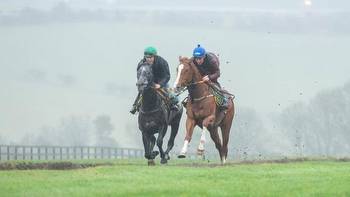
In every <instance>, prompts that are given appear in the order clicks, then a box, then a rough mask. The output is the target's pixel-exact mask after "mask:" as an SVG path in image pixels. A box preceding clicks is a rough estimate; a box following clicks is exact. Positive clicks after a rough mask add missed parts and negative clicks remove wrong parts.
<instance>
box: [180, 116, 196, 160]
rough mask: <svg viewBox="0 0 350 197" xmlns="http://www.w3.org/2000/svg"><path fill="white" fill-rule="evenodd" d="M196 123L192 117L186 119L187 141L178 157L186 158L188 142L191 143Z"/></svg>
mask: <svg viewBox="0 0 350 197" xmlns="http://www.w3.org/2000/svg"><path fill="white" fill-rule="evenodd" d="M195 125H196V121H195V120H194V119H192V118H189V117H187V119H186V136H185V142H184V145H183V147H182V149H181V152H180V154H179V156H178V158H185V157H186V153H187V149H188V144H189V143H190V141H191V139H192V135H193V129H194V127H195Z"/></svg>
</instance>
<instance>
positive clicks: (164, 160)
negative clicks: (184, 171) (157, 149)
mask: <svg viewBox="0 0 350 197" xmlns="http://www.w3.org/2000/svg"><path fill="white" fill-rule="evenodd" d="M160 163H161V164H166V163H168V160H167V159H165V158H163V159H161V160H160Z"/></svg>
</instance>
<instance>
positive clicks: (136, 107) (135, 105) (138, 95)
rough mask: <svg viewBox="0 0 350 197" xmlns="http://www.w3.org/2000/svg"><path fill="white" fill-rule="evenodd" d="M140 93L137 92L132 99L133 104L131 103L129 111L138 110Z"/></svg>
mask: <svg viewBox="0 0 350 197" xmlns="http://www.w3.org/2000/svg"><path fill="white" fill-rule="evenodd" d="M140 95H141V94H140V93H138V94H137V97H136V99H135V101H134V104H132V108H131V110H130V113H131V114H135V113H136V111H138V110H139V106H140V103H141V102H140Z"/></svg>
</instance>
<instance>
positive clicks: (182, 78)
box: [174, 56, 194, 88]
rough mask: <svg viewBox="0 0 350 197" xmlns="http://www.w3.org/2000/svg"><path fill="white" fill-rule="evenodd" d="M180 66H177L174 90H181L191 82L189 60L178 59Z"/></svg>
mask: <svg viewBox="0 0 350 197" xmlns="http://www.w3.org/2000/svg"><path fill="white" fill-rule="evenodd" d="M179 61H180V64H179V65H178V66H177V77H176V81H175V84H174V88H181V87H185V86H187V85H189V84H190V83H191V82H192V81H193V74H194V71H193V68H192V66H193V65H191V64H192V62H191V59H189V58H187V57H181V56H180V57H179Z"/></svg>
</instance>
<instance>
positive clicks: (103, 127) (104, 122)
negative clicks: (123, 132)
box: [94, 115, 117, 146]
mask: <svg viewBox="0 0 350 197" xmlns="http://www.w3.org/2000/svg"><path fill="white" fill-rule="evenodd" d="M94 125H95V129H96V145H98V146H116V145H117V142H116V140H115V139H113V138H112V136H111V135H112V131H113V130H114V126H113V125H112V123H111V118H110V117H109V116H108V115H100V116H97V118H96V119H95V120H94Z"/></svg>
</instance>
